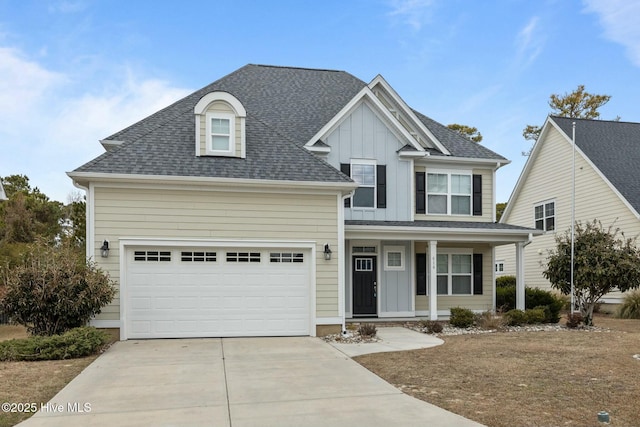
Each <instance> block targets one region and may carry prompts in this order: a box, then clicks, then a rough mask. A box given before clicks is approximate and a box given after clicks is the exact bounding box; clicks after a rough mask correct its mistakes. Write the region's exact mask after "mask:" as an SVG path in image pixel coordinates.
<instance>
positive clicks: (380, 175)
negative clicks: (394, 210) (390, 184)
mask: <svg viewBox="0 0 640 427" xmlns="http://www.w3.org/2000/svg"><path fill="white" fill-rule="evenodd" d="M376 181H377V182H376V196H377V199H378V201H377V207H378V208H386V207H387V166H386V165H378V166H376Z"/></svg>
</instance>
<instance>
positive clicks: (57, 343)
mask: <svg viewBox="0 0 640 427" xmlns="http://www.w3.org/2000/svg"><path fill="white" fill-rule="evenodd" d="M109 340H110V337H109V334H108V333H106V332H105V331H100V330H98V329H96V328H93V327H89V326H85V327H82V328H75V329H71V330H70V331H68V332H66V333H64V334H63V335H51V336H37V335H35V336H32V337H29V338H24V339H13V340H8V341H2V342H0V361H16V360H62V359H73V358H77V357H84V356H88V355H90V354H94V353H96V352H97V351H98V350H99V349H100V348H101V347H103V346H104V345H105V344H106V343H107V342H109Z"/></svg>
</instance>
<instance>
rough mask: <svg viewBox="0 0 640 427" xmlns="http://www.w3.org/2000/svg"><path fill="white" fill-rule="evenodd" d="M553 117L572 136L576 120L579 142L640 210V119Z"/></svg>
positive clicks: (577, 139) (577, 141)
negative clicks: (631, 120) (628, 120)
mask: <svg viewBox="0 0 640 427" xmlns="http://www.w3.org/2000/svg"><path fill="white" fill-rule="evenodd" d="M551 119H552V120H553V121H554V122H555V123H556V124H557V125H558V126H559V127H560V129H562V131H563V132H564V133H565V134H566V135H567V137H568V138H569V139H571V138H572V123H573V122H576V145H577V146H578V147H579V148H580V150H582V152H583V153H584V154H586V155H587V157H589V159H590V160H591V161H592V162H593V164H594V165H595V166H596V167H597V168H598V169H599V170H600V172H602V173H603V174H604V176H606V177H607V179H608V180H609V181H610V182H611V183H612V184H613V185H614V186H615V188H616V189H617V190H618V191H619V192H620V194H622V196H623V197H624V198H625V199H627V201H628V202H629V203H630V204H631V206H633V207H634V208H635V210H636V211H638V212H640V179H638V173H637V171H638V165H640V123H632V122H616V121H605V120H587V119H572V118H567V117H557V116H552V117H551Z"/></svg>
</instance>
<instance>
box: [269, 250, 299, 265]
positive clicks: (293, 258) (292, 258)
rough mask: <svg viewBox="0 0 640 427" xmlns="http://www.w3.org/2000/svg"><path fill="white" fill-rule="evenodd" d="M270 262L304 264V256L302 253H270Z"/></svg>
mask: <svg viewBox="0 0 640 427" xmlns="http://www.w3.org/2000/svg"><path fill="white" fill-rule="evenodd" d="M269 261H270V262H285V263H287V262H304V254H303V253H302V252H271V253H270V254H269Z"/></svg>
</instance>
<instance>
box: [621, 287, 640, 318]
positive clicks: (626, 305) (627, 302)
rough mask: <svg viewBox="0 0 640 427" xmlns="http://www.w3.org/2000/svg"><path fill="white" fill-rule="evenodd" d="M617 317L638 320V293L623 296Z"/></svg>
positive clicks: (639, 299)
mask: <svg viewBox="0 0 640 427" xmlns="http://www.w3.org/2000/svg"><path fill="white" fill-rule="evenodd" d="M617 316H618V317H619V318H621V319H640V291H633V292H631V293H628V294H627V295H625V296H624V300H623V301H622V304H621V305H620V307H619V308H618V312H617Z"/></svg>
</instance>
